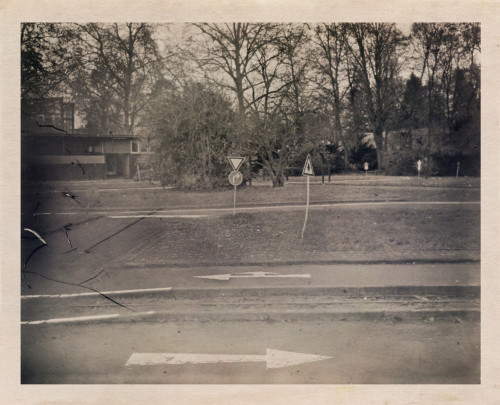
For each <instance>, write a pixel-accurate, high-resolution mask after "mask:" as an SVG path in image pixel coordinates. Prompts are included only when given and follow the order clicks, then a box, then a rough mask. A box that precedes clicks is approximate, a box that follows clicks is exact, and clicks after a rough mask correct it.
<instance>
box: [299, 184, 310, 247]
mask: <svg viewBox="0 0 500 405" xmlns="http://www.w3.org/2000/svg"><path fill="white" fill-rule="evenodd" d="M306 177H307V199H306V201H307V203H306V218H305V220H304V227H303V228H302V236H301V237H300V240H303V239H304V232H305V230H306V224H307V215H308V213H309V177H310V176H306Z"/></svg>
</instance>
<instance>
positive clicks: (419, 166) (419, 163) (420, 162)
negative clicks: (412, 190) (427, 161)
mask: <svg viewBox="0 0 500 405" xmlns="http://www.w3.org/2000/svg"><path fill="white" fill-rule="evenodd" d="M421 169H422V161H421V160H419V161H418V162H417V170H418V175H417V177H418V178H420V170H421Z"/></svg>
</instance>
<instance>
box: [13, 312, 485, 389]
mask: <svg viewBox="0 0 500 405" xmlns="http://www.w3.org/2000/svg"><path fill="white" fill-rule="evenodd" d="M27 328H30V329H29V333H28V332H26V331H25V329H23V337H22V348H21V350H22V382H23V383H28V384H29V383H33V384H87V383H93V384H114V383H124V384H129V383H131V384H184V383H191V384H200V383H201V384H215V383H216V384H233V383H240V384H415V383H418V384H448V383H453V384H455V383H460V384H478V383H479V382H480V370H479V368H480V367H479V365H480V346H479V345H480V337H479V331H480V328H479V324H478V323H477V322H464V323H457V322H439V323H437V322H436V323H430V322H427V323H422V322H397V321H385V322H350V321H315V322H310V321H295V322H270V321H265V322H262V321H260V322H259V321H254V322H166V323H162V322H147V323H142V322H139V323H119V324H99V325H72V326H68V325H41V326H28V327H27ZM283 352H285V353H283ZM145 353H149V355H147V354H145ZM266 354H267V356H266ZM305 355H312V356H313V357H309V356H305ZM316 356H319V357H316ZM148 362H149V363H148ZM127 363H128V364H127ZM298 363H300V364H298Z"/></svg>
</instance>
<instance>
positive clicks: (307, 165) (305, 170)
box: [302, 155, 314, 176]
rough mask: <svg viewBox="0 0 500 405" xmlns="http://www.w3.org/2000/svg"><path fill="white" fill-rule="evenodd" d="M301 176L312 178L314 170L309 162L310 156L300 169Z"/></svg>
mask: <svg viewBox="0 0 500 405" xmlns="http://www.w3.org/2000/svg"><path fill="white" fill-rule="evenodd" d="M302 176H314V169H313V165H312V162H311V156H310V155H307V159H306V163H305V164H304V168H303V169H302Z"/></svg>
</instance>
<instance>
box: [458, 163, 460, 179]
mask: <svg viewBox="0 0 500 405" xmlns="http://www.w3.org/2000/svg"><path fill="white" fill-rule="evenodd" d="M459 169H460V162H457V179H458V170H459Z"/></svg>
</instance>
